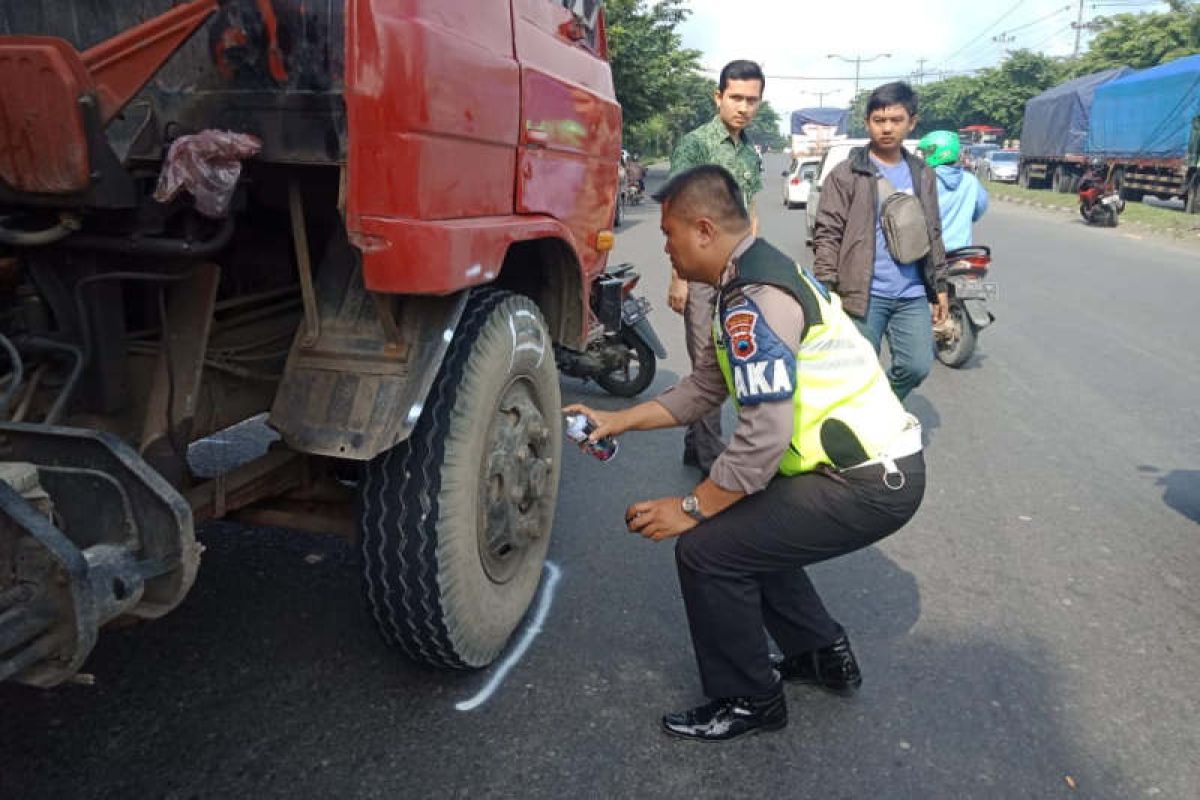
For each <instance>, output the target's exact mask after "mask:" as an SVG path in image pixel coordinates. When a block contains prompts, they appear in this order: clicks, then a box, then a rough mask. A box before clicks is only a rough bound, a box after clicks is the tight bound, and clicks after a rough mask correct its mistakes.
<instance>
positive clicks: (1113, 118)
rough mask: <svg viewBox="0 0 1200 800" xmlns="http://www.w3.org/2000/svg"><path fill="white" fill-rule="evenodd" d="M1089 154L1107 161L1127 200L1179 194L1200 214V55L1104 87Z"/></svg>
mask: <svg viewBox="0 0 1200 800" xmlns="http://www.w3.org/2000/svg"><path fill="white" fill-rule="evenodd" d="M1087 154H1088V155H1089V156H1090V157H1092V158H1100V159H1103V160H1104V162H1105V164H1106V165H1107V168H1108V170H1109V173H1110V174H1111V176H1112V182H1113V184H1114V185H1115V186H1116V187H1117V189H1118V191H1120V193H1121V196H1122V197H1123V198H1124V199H1125V200H1129V201H1137V200H1141V199H1142V197H1143V196H1144V195H1147V194H1152V195H1155V196H1157V197H1160V198H1164V199H1166V198H1179V199H1182V200H1183V201H1184V209H1185V210H1186V211H1187V213H1189V214H1196V213H1200V170H1198V169H1197V167H1198V165H1200V55H1194V56H1186V57H1184V58H1179V59H1176V60H1174V61H1171V62H1168V63H1166V64H1160V65H1159V66H1157V67H1152V68H1150V69H1145V70H1141V71H1139V72H1135V73H1133V74H1131V75H1126V76H1125V77H1123V78H1120V79H1118V80H1115V81H1112V82H1110V83H1106V84H1104V85H1103V86H1100V87H1099V88H1098V89H1097V90H1096V98H1095V102H1094V103H1093V105H1092V116H1091V125H1090V127H1089V131H1088V140H1087Z"/></svg>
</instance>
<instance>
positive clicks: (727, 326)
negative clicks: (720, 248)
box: [713, 239, 912, 475]
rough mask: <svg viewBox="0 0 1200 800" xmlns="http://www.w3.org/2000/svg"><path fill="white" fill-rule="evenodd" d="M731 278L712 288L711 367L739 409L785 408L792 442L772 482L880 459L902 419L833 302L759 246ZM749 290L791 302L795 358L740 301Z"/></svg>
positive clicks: (866, 350)
mask: <svg viewBox="0 0 1200 800" xmlns="http://www.w3.org/2000/svg"><path fill="white" fill-rule="evenodd" d="M737 271H738V274H737V277H736V278H735V279H734V280H733V281H731V282H730V283H729V285H727V286H725V287H723V288H722V290H721V295H720V300H719V302H718V304H717V310H716V315H715V317H714V319H713V341H714V342H715V344H716V350H717V361H718V363H719V364H720V367H721V373H722V375H724V377H725V385H726V387H727V388H728V390H729V395H730V397H731V398H733V402H734V404H735V405H737V406H738V407H739V408H740V407H741V406H742V405H744V404H753V403H759V402H766V401H778V400H783V399H786V398H787V397H789V396H790V397H791V398H792V403H793V406H794V407H795V423H794V425H793V427H792V441H791V443H790V445H789V447H788V450H787V452H786V453H785V454H784V457H783V460H782V462H780V465H779V473H780V474H781V475H797V474H799V473H802V472H811V471H812V470H813V469H815V468H816V467H818V466H819V465H821V464H828V465H831V466H833V467H835V468H845V467H852V466H856V465H858V464H861V463H863V462H864V461H869V460H871V459H875V458H879V457H880V456H883V455H885V454H886V453H887V450H888V447H889V446H890V445H892V444H893V443H894V442H895V441H896V439H897V437H899V436H900V434H901V433H902V432H903V431H904V429H905V428H906V427H907V426H908V425H909V422H910V421H911V419H912V418H911V417H910V416H909V415H908V414H907V412H905V410H904V407H903V406H902V405H900V401H899V400H897V399H896V395H895V394H894V393H893V392H892V388H891V386H890V385H889V384H888V381H887V377H886V376H885V375H884V374H883V370H882V368H881V367H880V366H879V359H878V357H877V356H876V354H875V349H874V348H873V347H871V344H870V342H868V341H867V340H866V338H864V337H863V335H862V334H861V333H859V331H858V329H857V328H856V327H855V325H854V322H853V321H852V320H851V319H850V317H849V316H848V315H847V314H846V313H845V312H844V311H842V304H841V301H840V300H839V299H838V297H837V295H834V294H830V293H829V292H828V290H826V289H825V287H824V286H822V285H821V284H820V283H818V282H817V280H816V279H815V278H814V277H813V276H812V275H811V274H809V273H808V272H806V271H804V270H802V269H801V268H800V266H799V265H797V264H796V262H795V261H793V260H792V259H790V258H788V257H787V256H786V255H784V254H783V253H781V252H779V251H778V250H776V249H775V248H774V247H772V246H771V245H770V244H768V243H767V242H765V241H763V240H762V239H759V240H757V241H756V242H755V243H754V244H753V245H751V246H750V249H748V250H747V251H746V252H745V253H744V254H743V255H742V257H741V258H740V259H738V262H737ZM749 284H766V285H771V286H775V287H778V288H780V289H783V290H784V291H786V292H788V293H789V294H791V295H792V296H793V297H794V298H796V301H797V302H798V303H799V304H800V307H801V309H802V310H803V311H804V332H803V334H802V336H801V341H800V349H799V351H798V352H796V353H791V352H788V351H787V347H786V346H785V345H783V343H782V341H781V340H779V338H778V337H776V336H774V334H773V332H772V331H771V330H770V328H769V326H767V325H766V322H765V321H764V320H763V319H762V316H761V314H760V313H759V311H758V309H757V307H756V306H755V304H754V303H753V301H752V300H750V299H749V298H747V297H745V295H744V294H743V293H742V292H741V287H744V286H746V285H749Z"/></svg>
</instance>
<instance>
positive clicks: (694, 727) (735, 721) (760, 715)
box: [662, 685, 787, 742]
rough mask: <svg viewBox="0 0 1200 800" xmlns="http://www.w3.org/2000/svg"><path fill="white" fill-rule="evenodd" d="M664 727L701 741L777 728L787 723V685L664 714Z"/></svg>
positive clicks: (717, 739) (724, 738)
mask: <svg viewBox="0 0 1200 800" xmlns="http://www.w3.org/2000/svg"><path fill="white" fill-rule="evenodd" d="M662 724H663V730H665V731H666V732H667V733H669V734H671V735H672V736H679V737H682V738H684V739H695V740H697V741H701V742H725V741H728V740H730V739H736V738H737V737H739V736H744V735H746V734H749V733H758V732H759V731H777V730H779V729H780V728H782V727H784V726H785V725H787V703H786V702H785V701H784V699H783V686H782V685H780V686H778V687H776V689H775V691H774V692H772V693H771V694H769V695H764V696H762V697H723V698H721V699H719V700H713V701H712V702H711V703H705V704H704V705H702V706H697V707H696V708H692V709H689V710H687V711H679V712H676V713H674V714H664V715H663V718H662Z"/></svg>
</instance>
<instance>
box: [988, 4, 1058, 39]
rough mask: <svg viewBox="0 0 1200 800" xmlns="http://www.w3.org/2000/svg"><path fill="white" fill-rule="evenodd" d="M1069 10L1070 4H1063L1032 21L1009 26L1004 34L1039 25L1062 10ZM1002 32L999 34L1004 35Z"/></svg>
mask: <svg viewBox="0 0 1200 800" xmlns="http://www.w3.org/2000/svg"><path fill="white" fill-rule="evenodd" d="M1070 10H1071V7H1070V6H1063V7H1062V8H1060V9H1058V10H1057V11H1051V12H1050V13H1049V14H1047V15H1046V16H1044V17H1038V18H1037V19H1035V20H1034V21H1033V22H1026V23H1025V24H1024V25H1018V26H1017V27H1015V28H1009V29H1008V30H1006V31H1004V34H1012V33H1016V32H1017V31H1023V30H1025V29H1026V28H1032V27H1033V26H1034V25H1040V24H1041V23H1043V22H1045V21H1046V20H1048V19H1053V18H1054V17H1057V16H1058V15H1059V14H1062V13H1063V12H1064V11H1070ZM1004 34H1001V35H1004Z"/></svg>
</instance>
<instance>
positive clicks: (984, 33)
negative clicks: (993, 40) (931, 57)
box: [942, 0, 1025, 64]
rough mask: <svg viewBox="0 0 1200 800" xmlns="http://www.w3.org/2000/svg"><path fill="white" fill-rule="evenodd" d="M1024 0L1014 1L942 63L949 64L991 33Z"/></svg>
mask: <svg viewBox="0 0 1200 800" xmlns="http://www.w3.org/2000/svg"><path fill="white" fill-rule="evenodd" d="M1024 2H1025V0H1017V2H1015V3H1013V5H1012V7H1011V8H1009V9H1008V11H1005V12H1004V13H1003V14H1001V15H1000V16H999V17H997V18H996V21H995V22H993V23H992V24H991V25H988V26H987V27H986V28H984V29H983V30H982V31H980V33H979V35H978V36H976V37H975V38H974V39H972V40H971V41H969V42H967V43H966V44H964V45H963V46H962V47H960V48H958V49H957V50H955V51H954V52H953V53H951V54H950V55H949V56H947V57H946V58H944V59H942V63H943V64H949V63H950V62H951V61H953V60H954V59H955V58H957V57H958V56H959V54H961V53H963V52H965V51H966V50H967V48H969V47H970V46H971V45H973V44H975V43H976V42H978V41H979V40H980V39H982V38H983V37H984V36H987V35H988V34H989V33H991V32H992V29H993V28H995V27H996V26H997V25H999V24H1000V23H1001V22H1004V20H1006V19H1008V18H1009V17H1010V16H1012V14H1013V12H1014V11H1016V10H1017V9H1018V8H1020V7H1021V4H1022V3H1024Z"/></svg>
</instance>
